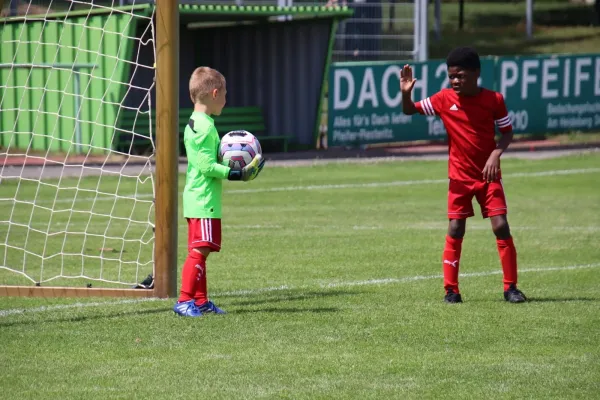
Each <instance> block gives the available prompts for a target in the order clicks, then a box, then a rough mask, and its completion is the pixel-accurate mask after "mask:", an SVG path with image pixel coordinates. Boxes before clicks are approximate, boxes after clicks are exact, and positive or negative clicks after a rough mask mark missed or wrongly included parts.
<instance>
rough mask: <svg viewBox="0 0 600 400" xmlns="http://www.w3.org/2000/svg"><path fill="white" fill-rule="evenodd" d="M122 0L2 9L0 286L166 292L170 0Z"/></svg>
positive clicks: (173, 45) (172, 263) (175, 36)
mask: <svg viewBox="0 0 600 400" xmlns="http://www.w3.org/2000/svg"><path fill="white" fill-rule="evenodd" d="M8 3H9V1H8V0H0V11H4V10H5V9H6V6H7V5H8ZM131 3H132V4H128V5H126V6H121V7H119V6H112V5H103V4H109V3H102V2H98V1H94V0H73V1H71V2H59V1H50V2H49V5H48V6H47V7H46V6H40V5H35V1H34V0H26V1H21V2H18V3H16V4H17V7H16V10H17V15H8V16H4V15H3V16H0V47H1V48H2V52H1V54H0V296H41V297H96V296H109V297H160V298H166V297H174V296H175V295H176V291H177V287H176V284H177V210H178V156H179V137H178V136H179V135H178V112H179V104H178V103H179V93H178V91H179V61H178V58H179V4H178V3H179V1H178V0H156V4H155V5H154V4H149V2H147V1H144V2H140V3H141V4H137V5H136V4H135V1H132V2H131ZM65 4H67V5H66V6H65ZM113 4H115V3H113ZM116 4H118V2H116ZM65 7H68V8H66V9H65ZM12 8H13V7H11V9H12ZM152 114H155V115H154V116H153V115H152ZM153 117H155V118H153ZM153 121H156V125H155V126H154V123H153ZM139 141H141V142H147V143H148V145H147V147H146V148H145V149H146V151H144V152H142V153H137V152H135V151H133V150H134V149H133V143H134V142H136V143H137V142H139ZM157 144H158V145H157ZM148 275H152V276H153V279H154V281H153V287H152V288H144V287H141V288H135V289H134V288H133V287H134V286H136V284H137V283H139V282H141V281H142V280H144V278H146V277H147V276H148Z"/></svg>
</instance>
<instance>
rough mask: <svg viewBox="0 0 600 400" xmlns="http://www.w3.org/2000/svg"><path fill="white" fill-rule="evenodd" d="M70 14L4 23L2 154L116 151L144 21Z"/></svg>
mask: <svg viewBox="0 0 600 400" xmlns="http://www.w3.org/2000/svg"><path fill="white" fill-rule="evenodd" d="M130 8H131V7H130ZM138 8H139V9H141V11H140V12H142V11H144V10H145V8H146V7H143V8H141V7H138ZM132 10H133V8H132ZM144 12H145V11H144ZM70 15H72V16H70V17H69V18H65V17H61V16H56V17H54V16H50V15H49V16H47V17H46V18H45V19H43V18H40V19H31V20H23V19H22V18H17V19H14V20H5V21H3V22H2V29H0V43H1V44H2V51H1V52H0V99H1V101H0V133H1V134H0V147H3V148H9V147H10V148H19V149H30V150H36V151H47V150H50V151H53V152H78V153H81V152H87V151H89V150H91V151H92V152H103V151H105V150H106V149H110V148H111V147H112V138H113V136H114V134H115V125H116V124H117V118H118V111H119V107H120V103H121V100H122V99H123V97H124V95H125V93H126V91H127V90H128V88H129V87H130V86H131V85H130V82H129V75H130V69H131V67H132V62H130V60H131V59H132V57H133V56H132V52H133V47H134V41H135V40H134V38H135V36H136V28H137V25H138V17H137V16H136V14H135V13H134V12H133V11H132V12H130V13H108V12H106V13H97V14H94V15H88V13H87V12H85V13H81V12H80V13H71V14H70ZM146 19H147V17H146ZM124 37H125V38H129V40H124Z"/></svg>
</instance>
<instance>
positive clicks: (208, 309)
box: [197, 300, 227, 314]
mask: <svg viewBox="0 0 600 400" xmlns="http://www.w3.org/2000/svg"><path fill="white" fill-rule="evenodd" d="M197 307H198V310H199V311H200V313H201V314H209V313H214V314H227V313H226V312H225V311H223V310H221V309H220V308H219V307H217V306H216V305H215V303H213V302H212V301H210V300H209V301H207V302H206V303H204V304H201V305H199V306H197Z"/></svg>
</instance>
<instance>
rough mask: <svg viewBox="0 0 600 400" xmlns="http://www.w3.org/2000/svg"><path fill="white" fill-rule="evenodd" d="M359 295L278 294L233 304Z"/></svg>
mask: <svg viewBox="0 0 600 400" xmlns="http://www.w3.org/2000/svg"><path fill="white" fill-rule="evenodd" d="M356 294H358V293H357V292H347V291H329V292H325V291H323V292H316V291H313V292H302V293H277V294H271V295H269V296H268V297H267V298H263V299H256V300H239V301H233V302H232V303H231V304H233V305H238V306H251V305H257V304H268V303H279V302H283V301H296V300H309V299H322V298H325V297H334V296H352V295H356Z"/></svg>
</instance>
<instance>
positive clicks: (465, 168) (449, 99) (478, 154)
mask: <svg viewBox="0 0 600 400" xmlns="http://www.w3.org/2000/svg"><path fill="white" fill-rule="evenodd" d="M415 106H416V107H417V110H418V111H419V113H421V114H424V115H431V116H433V115H438V116H439V117H440V118H441V119H442V122H443V123H444V126H445V128H446V132H447V134H448V145H449V160H448V177H449V178H450V179H454V180H459V181H482V180H483V173H482V171H483V168H484V167H485V163H486V162H487V160H488V158H489V157H490V154H492V152H493V151H494V150H495V149H496V140H495V134H496V130H495V127H496V126H497V127H498V130H499V131H500V132H501V133H502V134H505V133H509V132H511V131H512V125H511V122H510V118H509V116H508V111H507V110H506V105H505V104H504V97H503V96H502V94H500V93H498V92H494V91H492V90H488V89H483V88H482V89H481V91H480V92H479V94H477V95H476V96H459V95H458V94H456V92H454V90H452V89H443V90H440V91H439V92H437V93H436V94H434V95H433V96H431V97H428V98H426V99H424V100H421V101H419V102H417V103H415ZM498 179H500V174H498Z"/></svg>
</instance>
